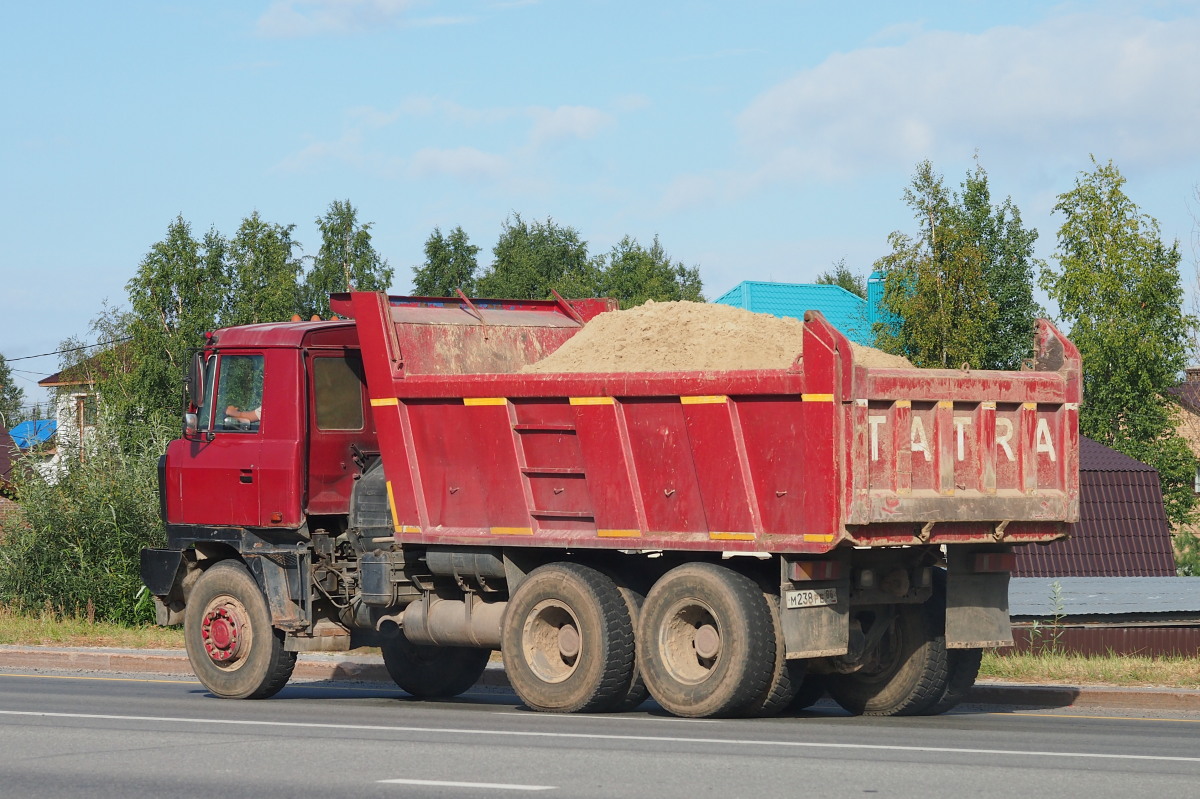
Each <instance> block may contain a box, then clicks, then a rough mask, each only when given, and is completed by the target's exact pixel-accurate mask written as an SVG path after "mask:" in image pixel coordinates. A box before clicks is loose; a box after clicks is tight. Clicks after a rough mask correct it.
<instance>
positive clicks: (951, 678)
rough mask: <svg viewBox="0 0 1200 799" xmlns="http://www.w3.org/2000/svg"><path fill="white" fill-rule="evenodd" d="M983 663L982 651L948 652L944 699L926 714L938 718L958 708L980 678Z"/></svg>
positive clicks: (960, 650)
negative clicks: (940, 714) (980, 665)
mask: <svg viewBox="0 0 1200 799" xmlns="http://www.w3.org/2000/svg"><path fill="white" fill-rule="evenodd" d="M982 661H983V650H982V649H950V650H947V651H946V666H947V675H946V687H945V690H944V691H942V697H941V699H939V700H938V701H937V702H936V703H934V705H933V707H931V708H929V709H928V710H926V711H925V712H924V715H927V716H936V715H938V714H939V713H945V712H946V711H947V710H951V709H953V708H955V707H957V706H958V704H959V703H960V702H962V701H963V700H964V699H966V698H967V694H968V693H970V691H971V688H973V687H974V686H975V678H976V677H978V676H979V664H980V663H981V662H982Z"/></svg>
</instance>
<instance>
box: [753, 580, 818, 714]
mask: <svg viewBox="0 0 1200 799" xmlns="http://www.w3.org/2000/svg"><path fill="white" fill-rule="evenodd" d="M764 598H765V599H766V601H767V606H768V608H769V609H770V612H771V624H772V627H773V629H774V631H775V667H774V669H773V670H772V672H771V681H770V682H769V683H768V685H767V690H766V691H764V692H763V693H762V695H761V696H759V697H758V698H756V699H755V700H754V701H753V702H751V703H750V706H749V707H747V708H746V709H745V711H743V712H744V713H745V715H747V716H775V715H778V714H779V713H782V712H783V710H784V708H787V707H789V706H790V704H791V702H792V699H793V697H795V696H796V691H797V690H798V689H799V688H800V684H801V683H802V682H803V681H804V673H805V672H806V671H808V663H807V662H805V661H803V660H788V659H787V647H786V646H784V643H783V623H782V621H781V619H780V617H779V599H778V597H776V596H775V595H774V594H772V593H766V594H764Z"/></svg>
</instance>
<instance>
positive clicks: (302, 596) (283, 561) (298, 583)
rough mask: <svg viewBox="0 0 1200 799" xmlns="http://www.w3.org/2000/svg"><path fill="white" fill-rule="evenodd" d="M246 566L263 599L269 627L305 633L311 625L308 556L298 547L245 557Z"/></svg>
mask: <svg viewBox="0 0 1200 799" xmlns="http://www.w3.org/2000/svg"><path fill="white" fill-rule="evenodd" d="M246 565H247V566H248V567H249V568H250V573H251V574H252V575H254V579H255V581H256V582H257V583H258V584H259V586H260V587H261V588H262V590H263V593H264V594H265V595H266V597H267V605H268V606H269V607H270V609H271V625H272V626H273V627H278V628H279V629H281V630H293V631H294V630H307V629H308V628H309V627H310V626H311V624H312V602H311V596H310V591H309V554H308V552H306V551H305V550H303V549H300V548H295V549H292V548H289V549H286V550H279V551H274V552H262V553H256V554H253V555H247V556H246Z"/></svg>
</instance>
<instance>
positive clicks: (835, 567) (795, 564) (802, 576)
mask: <svg viewBox="0 0 1200 799" xmlns="http://www.w3.org/2000/svg"><path fill="white" fill-rule="evenodd" d="M842 572H843V567H842V563H841V561H836V560H793V561H791V562H790V563H788V579H789V580H792V581H799V580H838V579H841V576H842Z"/></svg>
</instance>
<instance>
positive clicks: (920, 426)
mask: <svg viewBox="0 0 1200 799" xmlns="http://www.w3.org/2000/svg"><path fill="white" fill-rule="evenodd" d="M909 444H910V446H911V447H912V451H913V452H924V453H925V460H927V461H931V460H933V453H932V452H930V451H929V439H927V438H926V437H925V424H924V423H923V422H922V421H921V417H920V416H914V417H913V418H912V435H911V436H910V438H909Z"/></svg>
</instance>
